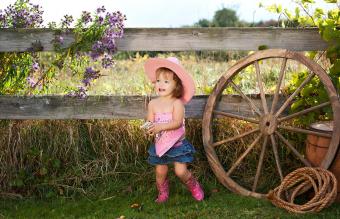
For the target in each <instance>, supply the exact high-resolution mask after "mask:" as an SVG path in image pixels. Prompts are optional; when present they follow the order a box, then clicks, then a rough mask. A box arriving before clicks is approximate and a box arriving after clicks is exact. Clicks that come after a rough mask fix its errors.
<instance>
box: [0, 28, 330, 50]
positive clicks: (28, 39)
mask: <svg viewBox="0 0 340 219" xmlns="http://www.w3.org/2000/svg"><path fill="white" fill-rule="evenodd" d="M124 32H125V33H124V37H123V38H122V39H117V47H118V50H119V51H203V50H247V51H249V50H258V48H259V46H263V45H265V46H266V47H267V48H268V49H270V48H282V49H289V50H295V51H309V50H325V49H326V48H327V44H326V42H324V41H323V40H322V38H321V37H320V35H319V33H318V30H317V29H315V28H310V29H308V28H307V29H297V28H295V29H292V28H126V29H124ZM54 37H55V35H54V31H52V30H50V29H0V52H9V51H13V52H19V51H27V49H28V48H30V47H32V43H35V42H37V41H38V42H39V41H40V43H41V46H42V48H43V51H52V50H53V45H52V43H51V41H52V40H53V39H54ZM73 39H74V38H73V35H72V34H71V33H70V34H68V35H65V36H64V45H63V47H68V46H69V45H70V44H71V43H72V42H73Z"/></svg>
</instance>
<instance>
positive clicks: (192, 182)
mask: <svg viewBox="0 0 340 219" xmlns="http://www.w3.org/2000/svg"><path fill="white" fill-rule="evenodd" d="M185 185H186V186H187V188H188V189H189V191H190V192H191V195H192V197H194V199H196V201H202V200H203V198H204V192H203V190H202V188H201V186H200V184H199V183H198V181H197V180H196V179H195V178H194V177H193V176H191V177H190V178H189V179H188V181H186V182H185Z"/></svg>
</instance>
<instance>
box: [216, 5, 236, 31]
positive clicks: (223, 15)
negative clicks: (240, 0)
mask: <svg viewBox="0 0 340 219" xmlns="http://www.w3.org/2000/svg"><path fill="white" fill-rule="evenodd" d="M238 22H239V19H238V17H237V15H236V12H235V11H234V10H232V9H229V8H222V9H221V10H218V11H216V12H215V15H214V18H213V21H212V23H213V26H215V27H236V26H237V25H238Z"/></svg>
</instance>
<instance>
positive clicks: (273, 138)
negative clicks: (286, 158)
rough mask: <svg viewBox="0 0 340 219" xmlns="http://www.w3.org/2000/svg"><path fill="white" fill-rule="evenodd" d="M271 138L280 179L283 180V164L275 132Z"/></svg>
mask: <svg viewBox="0 0 340 219" xmlns="http://www.w3.org/2000/svg"><path fill="white" fill-rule="evenodd" d="M270 140H271V142H272V147H273V152H274V157H275V163H276V167H277V171H278V172H279V175H280V179H281V181H282V179H283V174H282V168H281V164H280V159H279V153H278V152H277V144H276V141H275V137H274V135H273V134H272V135H270Z"/></svg>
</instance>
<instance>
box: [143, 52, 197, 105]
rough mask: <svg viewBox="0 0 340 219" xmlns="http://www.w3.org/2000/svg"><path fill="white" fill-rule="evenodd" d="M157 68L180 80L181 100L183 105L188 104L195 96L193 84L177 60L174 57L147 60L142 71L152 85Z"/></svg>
mask: <svg viewBox="0 0 340 219" xmlns="http://www.w3.org/2000/svg"><path fill="white" fill-rule="evenodd" d="M159 68H168V69H170V70H172V71H173V72H175V74H176V75H177V76H178V77H179V79H181V81H182V85H183V96H182V98H181V100H182V102H183V103H184V104H186V103H188V102H189V101H190V100H191V98H192V97H193V96H194V94H195V82H194V80H193V79H192V77H191V76H190V75H189V74H188V73H187V71H186V70H185V69H184V68H183V67H182V65H181V64H180V63H179V60H178V59H177V58H176V57H169V58H166V59H163V58H151V59H148V60H147V61H146V63H145V64H144V69H145V72H146V75H147V76H148V78H149V79H150V81H151V82H152V83H155V82H156V70H157V69H159Z"/></svg>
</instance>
